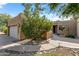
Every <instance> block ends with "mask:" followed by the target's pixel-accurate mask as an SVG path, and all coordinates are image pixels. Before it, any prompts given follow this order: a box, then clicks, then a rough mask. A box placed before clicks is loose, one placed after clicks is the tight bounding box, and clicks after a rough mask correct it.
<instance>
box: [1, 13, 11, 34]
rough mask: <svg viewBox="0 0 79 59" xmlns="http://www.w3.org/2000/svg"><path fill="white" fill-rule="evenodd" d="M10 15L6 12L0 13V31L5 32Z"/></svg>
mask: <svg viewBox="0 0 79 59" xmlns="http://www.w3.org/2000/svg"><path fill="white" fill-rule="evenodd" d="M11 18H12V17H11V16H10V15H7V14H0V31H3V32H5V33H6V32H7V30H8V28H7V23H8V21H9V20H10V19H11Z"/></svg>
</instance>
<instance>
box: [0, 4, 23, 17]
mask: <svg viewBox="0 0 79 59" xmlns="http://www.w3.org/2000/svg"><path fill="white" fill-rule="evenodd" d="M23 10H24V7H23V6H22V5H21V4H20V3H8V4H6V3H4V4H0V14H9V15H11V16H12V17H15V16H17V15H18V14H19V13H21V12H23Z"/></svg>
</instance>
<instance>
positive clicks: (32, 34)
mask: <svg viewBox="0 0 79 59" xmlns="http://www.w3.org/2000/svg"><path fill="white" fill-rule="evenodd" d="M31 6H32V4H24V7H25V10H24V16H25V18H24V19H23V23H22V27H21V29H22V32H23V33H24V34H25V36H26V38H32V39H35V40H36V39H41V38H42V35H43V34H44V32H47V31H50V30H51V28H52V22H51V21H49V20H48V19H46V17H45V16H44V17H40V16H39V12H40V7H39V4H35V9H34V11H33V12H32V11H31Z"/></svg>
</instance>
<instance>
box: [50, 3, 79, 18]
mask: <svg viewBox="0 0 79 59" xmlns="http://www.w3.org/2000/svg"><path fill="white" fill-rule="evenodd" d="M49 6H50V8H51V10H56V9H57V7H58V6H60V8H59V10H58V12H57V13H60V15H59V16H67V17H68V16H74V17H78V15H79V10H78V9H79V4H78V3H66V4H65V3H64V4H58V3H55V4H53V3H52V4H49Z"/></svg>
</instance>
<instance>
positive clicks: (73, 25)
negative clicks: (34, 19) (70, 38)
mask: <svg viewBox="0 0 79 59" xmlns="http://www.w3.org/2000/svg"><path fill="white" fill-rule="evenodd" d="M54 25H58V26H60V25H62V26H65V28H66V29H65V30H64V31H63V32H61V31H59V33H60V34H63V35H68V34H72V35H76V34H77V21H76V20H74V19H73V18H71V19H70V20H67V21H55V22H54Z"/></svg>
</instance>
